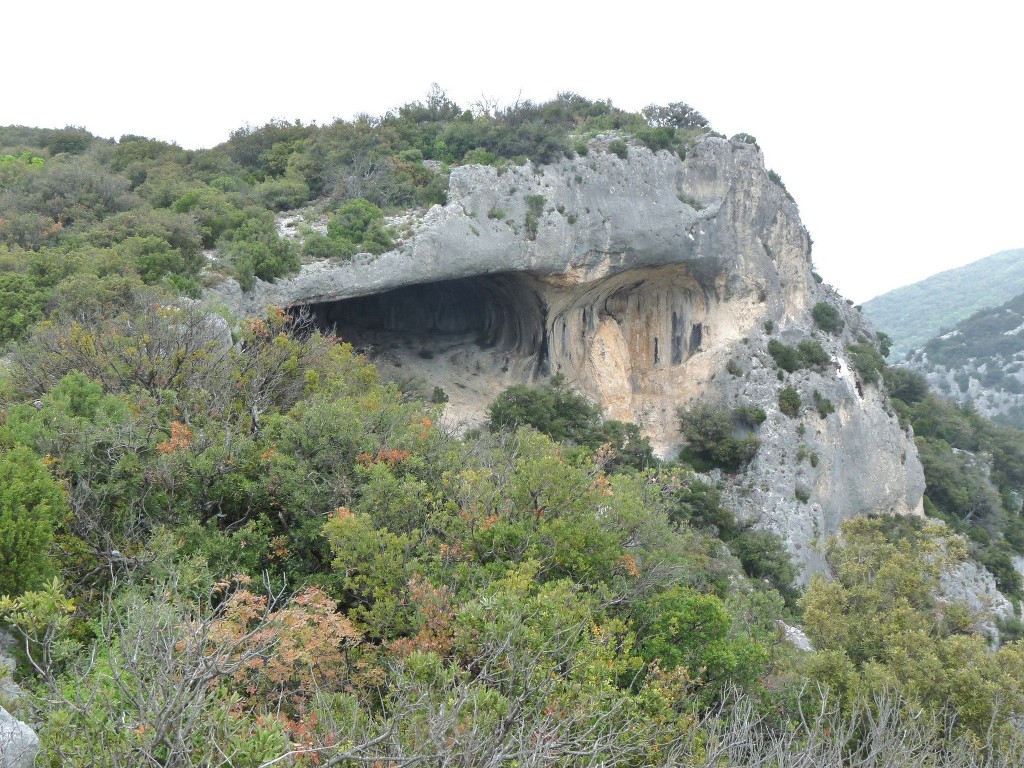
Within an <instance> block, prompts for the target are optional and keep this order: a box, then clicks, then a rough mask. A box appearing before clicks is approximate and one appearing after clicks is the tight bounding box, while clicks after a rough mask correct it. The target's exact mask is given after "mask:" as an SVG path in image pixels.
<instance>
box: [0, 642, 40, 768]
mask: <svg viewBox="0 0 1024 768" xmlns="http://www.w3.org/2000/svg"><path fill="white" fill-rule="evenodd" d="M13 642H14V641H13V640H12V639H11V637H10V636H9V635H7V634H6V633H4V632H2V631H0V701H3V702H4V703H5V704H7V705H8V706H10V705H11V704H13V703H16V702H17V701H18V699H19V698H21V696H22V695H23V692H22V690H21V688H20V687H19V686H18V685H17V684H16V683H15V682H14V680H13V679H12V674H13V672H14V657H13V656H12V655H11V651H12V646H13ZM38 751H39V737H38V736H37V735H36V733H35V731H33V730H32V729H31V728H30V727H29V726H28V725H26V724H25V723H23V722H21V721H20V720H18V718H16V717H14V715H12V714H10V713H9V712H8V711H7V710H6V709H4V708H3V707H2V706H0V768H30V767H31V766H33V765H35V758H36V753H37V752H38Z"/></svg>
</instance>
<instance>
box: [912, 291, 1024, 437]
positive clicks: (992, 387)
mask: <svg viewBox="0 0 1024 768" xmlns="http://www.w3.org/2000/svg"><path fill="white" fill-rule="evenodd" d="M903 365H905V366H906V367H908V368H911V369H912V370H916V371H918V372H919V373H922V374H924V376H925V378H926V379H927V380H928V384H929V386H930V387H931V388H932V389H934V390H935V391H936V392H938V393H939V394H940V395H943V396H945V397H948V398H950V399H952V400H955V401H957V402H960V403H968V402H969V403H972V404H973V405H974V407H975V408H976V409H977V410H978V411H979V413H981V414H983V415H984V416H987V417H988V418H990V419H992V420H993V421H997V422H1001V423H1003V424H1008V425H1010V426H1013V427H1017V428H1018V429H1021V428H1024V293H1022V294H1021V295H1018V296H1015V297H1014V298H1012V299H1011V300H1010V301H1008V302H1006V303H1005V304H1001V305H999V306H998V307H990V308H987V309H982V310H979V311H978V312H975V313H974V314H973V315H971V316H970V317H968V318H967V319H966V320H961V321H960V322H959V323H957V324H956V325H955V326H954V327H953V329H952V330H949V331H947V332H946V333H943V334H942V335H941V336H936V337H934V338H932V339H930V340H929V341H928V342H927V343H925V344H924V345H923V347H921V348H919V349H916V350H914V351H913V352H912V353H911V355H910V357H909V359H907V360H906V361H905V362H904V363H903Z"/></svg>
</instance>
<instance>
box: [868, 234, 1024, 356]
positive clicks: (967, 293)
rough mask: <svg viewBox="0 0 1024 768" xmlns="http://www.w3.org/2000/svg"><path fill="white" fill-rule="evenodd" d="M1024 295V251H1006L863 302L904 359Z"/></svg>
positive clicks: (893, 347) (896, 353)
mask: <svg viewBox="0 0 1024 768" xmlns="http://www.w3.org/2000/svg"><path fill="white" fill-rule="evenodd" d="M1020 293H1024V249H1020V248H1018V249H1015V250H1010V251H1002V252H1000V253H996V254H993V255H992V256H988V257H986V258H984V259H979V260H978V261H975V262H972V263H970V264H967V265H965V266H963V267H957V268H956V269H950V270H947V271H945V272H940V273H938V274H936V275H932V276H931V277H929V278H927V279H925V280H921V281H920V282H917V283H914V284H912V285H907V286H904V287H903V288H897V289H896V290H893V291H889V292H888V293H884V294H882V295H881V296H876V297H875V298H873V299H871V300H869V301H866V302H864V304H863V305H862V308H863V310H864V313H865V314H866V315H867V316H868V317H869V318H870V319H871V321H872V322H873V323H874V324H875V326H876V327H877V328H878V329H879V330H882V331H885V332H886V333H887V334H889V336H890V337H891V338H892V340H893V345H892V354H891V355H890V359H891V360H899V359H902V358H903V357H904V356H905V355H906V353H907V352H909V351H910V350H911V349H916V348H918V347H920V346H921V345H923V344H924V343H925V342H926V341H928V339H930V338H931V337H932V336H935V335H937V334H938V333H939V332H940V331H943V330H948V329H949V328H952V326H953V325H954V324H955V323H957V322H958V321H960V320H963V319H964V318H966V317H968V316H970V315H971V314H972V313H974V312H977V311H978V310H979V309H983V308H986V307H995V306H998V305H999V304H1002V303H1003V302H1004V301H1008V300H1009V299H1011V298H1013V297H1014V296H1016V295H1017V294H1020Z"/></svg>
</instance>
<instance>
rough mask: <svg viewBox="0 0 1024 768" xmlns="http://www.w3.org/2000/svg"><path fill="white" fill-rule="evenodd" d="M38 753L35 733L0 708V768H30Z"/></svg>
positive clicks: (37, 740)
mask: <svg viewBox="0 0 1024 768" xmlns="http://www.w3.org/2000/svg"><path fill="white" fill-rule="evenodd" d="M38 751H39V737H38V736H36V734H35V731H33V730H32V729H31V728H29V727H28V726H27V725H25V724H24V723H23V722H21V721H20V720H18V719H17V718H16V717H14V716H13V715H11V714H9V713H8V712H7V710H6V709H4V708H3V707H0V768H31V766H33V765H35V760H36V753H37V752H38Z"/></svg>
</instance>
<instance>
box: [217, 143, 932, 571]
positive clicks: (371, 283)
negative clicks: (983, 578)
mask: <svg viewBox="0 0 1024 768" xmlns="http://www.w3.org/2000/svg"><path fill="white" fill-rule="evenodd" d="M590 149H591V151H590V152H589V154H588V155H587V156H586V157H578V158H576V159H574V160H564V161H561V162H559V163H556V164H553V165H548V166H543V167H534V166H532V165H530V164H526V165H524V166H521V167H512V168H509V169H508V170H507V171H506V172H504V173H500V172H499V171H497V170H496V169H494V168H490V167H482V166H467V167H461V168H456V169H454V170H453V171H452V173H451V181H450V190H449V197H448V199H449V202H448V204H447V205H445V206H444V207H440V206H435V207H434V208H432V209H430V210H429V211H427V212H426V213H425V214H424V215H423V216H422V218H421V219H418V220H416V221H415V222H414V223H413V224H412V226H411V234H409V235H408V236H407V237H406V239H405V240H404V241H403V242H402V243H401V244H400V246H398V247H397V248H396V250H394V251H392V252H390V253H386V254H383V255H381V256H377V257H373V256H369V255H360V256H356V257H355V258H354V259H352V260H351V261H348V262H342V263H332V262H321V263H316V264H310V265H307V266H306V267H304V268H303V270H302V272H301V274H299V275H298V276H296V277H295V278H293V279H288V280H280V281H278V282H276V283H274V284H266V283H258V284H257V286H256V288H255V289H254V290H253V291H251V292H249V293H242V292H241V290H240V289H239V287H238V285H237V284H236V283H235V282H234V281H231V280H228V281H226V282H224V283H223V284H222V285H220V286H219V287H217V288H216V289H214V290H213V291H212V293H213V295H214V297H215V299H216V300H218V301H220V302H222V303H224V304H226V305H228V306H229V307H230V308H232V309H233V310H234V311H235V312H236V313H238V314H241V315H258V314H263V313H264V312H265V310H266V307H267V306H268V305H271V304H275V305H279V306H285V307H292V308H295V307H307V308H308V309H309V310H310V311H311V312H312V314H313V315H314V317H315V318H316V319H317V321H318V322H319V323H320V324H322V325H323V326H324V327H330V328H334V329H336V330H337V332H338V333H339V335H341V336H342V337H343V338H346V339H348V340H351V341H352V342H353V343H354V344H356V346H357V347H360V348H363V349H366V350H367V351H370V352H371V353H372V356H373V358H374V359H375V361H377V362H378V363H379V364H380V365H381V366H382V367H383V368H384V369H385V370H387V368H388V366H389V365H391V366H392V371H393V372H397V369H398V368H399V367H401V371H400V375H403V376H408V375H410V374H412V375H415V376H419V377H422V379H423V380H424V381H425V383H426V384H427V391H429V387H430V386H440V387H442V388H443V389H444V390H445V392H446V393H447V395H448V396H449V398H450V402H449V407H448V413H449V414H450V415H451V418H452V419H453V420H458V421H459V422H461V423H462V424H464V425H468V424H473V423H474V422H476V423H480V422H481V421H482V420H483V419H484V417H485V412H484V411H485V408H486V406H487V404H488V403H489V402H490V401H491V400H492V399H493V397H494V396H495V395H497V394H498V393H499V392H500V391H501V389H503V388H504V387H506V386H508V385H509V384H512V383H520V382H528V381H531V380H533V379H535V378H537V377H541V376H545V375H548V374H552V373H556V372H561V373H564V374H565V375H566V376H567V377H568V378H569V379H570V380H571V381H574V382H575V383H576V385H577V386H579V387H580V388H581V389H582V390H583V391H585V392H586V393H587V394H588V395H589V396H591V397H592V398H593V399H594V400H595V401H597V402H599V403H600V404H601V405H602V407H603V408H604V410H605V413H606V415H608V416H610V417H613V418H618V419H623V420H629V421H634V422H636V423H638V424H639V425H640V426H641V428H642V429H643V430H644V432H645V433H646V434H647V435H649V436H650V437H651V439H652V443H653V444H654V445H655V447H656V449H657V450H658V451H659V453H661V454H662V455H671V454H674V453H675V452H676V451H677V450H678V448H679V447H680V445H681V437H680V434H679V428H678V420H677V416H676V412H677V409H678V408H679V407H680V406H682V407H689V406H690V405H692V404H694V403H697V402H699V401H711V402H717V403H719V404H721V405H723V406H732V405H736V404H740V403H746V404H751V405H755V406H759V407H761V408H763V409H764V410H765V411H766V412H767V413H768V420H767V421H766V422H765V424H764V425H763V426H762V427H761V429H760V430H759V434H758V436H759V438H760V439H761V449H760V451H759V452H758V454H757V457H756V458H755V459H754V461H753V463H752V464H751V466H750V467H749V469H748V470H747V471H746V472H745V473H743V474H741V475H739V476H738V477H728V478H723V482H724V484H725V485H726V487H727V493H728V494H729V497H730V499H731V501H732V503H733V505H734V506H735V507H736V508H737V510H738V511H739V513H740V514H741V515H742V516H744V517H747V518H750V519H756V520H759V521H761V525H763V526H765V527H768V528H771V529H773V530H776V531H777V532H779V533H781V534H782V535H783V537H784V539H785V540H786V541H787V544H788V546H789V548H790V550H791V552H793V553H794V555H796V557H797V559H798V560H799V561H800V562H802V563H803V564H804V565H806V566H808V568H807V569H806V571H805V576H806V575H807V574H808V573H809V572H810V571H812V570H815V569H817V568H818V567H820V565H821V560H820V555H818V554H817V553H816V551H815V549H814V547H813V544H814V542H815V541H816V540H818V539H819V538H821V537H823V536H827V535H829V534H831V533H835V532H836V531H837V530H838V526H839V523H840V522H841V521H842V520H844V519H846V518H849V517H852V516H855V515H860V514H865V513H870V512H892V513H897V514H907V513H919V512H920V509H921V495H922V492H923V487H924V481H923V473H922V470H921V466H920V463H919V461H918V460H917V455H916V452H915V450H914V446H913V442H912V441H910V440H909V439H908V436H907V435H906V433H904V432H903V430H902V429H901V428H900V426H899V424H898V422H897V420H896V418H895V416H894V415H892V414H891V413H890V412H889V410H888V408H887V403H886V397H885V395H884V393H882V392H880V391H879V390H877V389H876V388H875V387H873V386H871V385H867V384H861V383H859V382H858V381H857V380H856V376H855V375H854V373H853V372H852V370H851V367H850V365H849V362H848V361H847V359H846V358H845V344H846V343H847V342H849V341H851V340H853V339H854V338H857V337H858V336H857V335H859V337H860V338H864V337H870V336H871V335H872V331H871V329H870V328H869V327H868V326H867V325H866V324H865V323H864V321H863V320H862V318H860V317H859V315H857V313H855V312H854V311H853V310H852V309H849V308H848V307H847V306H846V305H845V304H844V303H843V302H842V301H841V300H840V299H839V297H837V296H835V294H833V293H831V292H830V291H828V290H827V289H825V288H823V287H821V286H819V285H817V284H816V282H815V280H814V279H813V276H812V274H811V263H810V246H811V244H810V238H809V237H808V234H807V231H806V230H805V229H804V227H803V225H802V223H801V222H800V218H799V213H798V211H797V207H796V205H795V203H793V201H792V200H791V199H790V198H789V196H788V195H787V193H786V192H785V190H784V189H782V188H781V187H780V186H779V185H777V184H775V183H774V182H772V181H771V179H770V178H769V176H768V173H767V171H766V169H765V166H764V161H763V157H762V155H761V152H760V150H759V149H758V148H757V147H756V146H755V145H750V144H745V143H742V142H739V141H735V142H733V141H727V140H724V139H717V138H709V139H705V140H704V141H702V142H701V143H700V144H699V145H697V146H696V147H695V148H694V149H692V150H691V151H690V152H689V154H688V156H687V158H686V160H685V161H683V160H680V159H679V158H678V157H676V156H675V155H671V154H669V153H667V152H660V153H657V154H654V153H651V152H649V151H648V150H646V149H645V148H643V147H638V146H631V147H630V150H629V157H628V159H621V158H619V157H617V156H616V155H614V154H611V153H608V152H606V151H603V148H602V143H601V141H599V140H595V141H592V142H591V147H590ZM819 301H827V302H829V303H832V304H833V305H835V306H837V307H838V308H839V309H840V310H841V311H842V313H843V315H844V318H845V319H846V330H845V331H844V334H843V336H842V337H832V336H826V335H824V334H820V333H819V334H818V335H819V336H820V341H821V343H822V344H823V345H824V346H825V348H826V349H827V350H828V352H829V353H830V354H831V355H832V364H831V366H830V367H827V370H824V371H823V372H820V373H819V372H813V371H798V372H796V373H794V374H791V375H789V376H788V378H787V381H786V382H785V383H783V382H782V381H780V380H779V378H778V377H777V369H776V367H775V366H774V364H773V362H772V360H771V358H770V357H769V356H768V354H767V351H766V347H767V343H768V335H767V333H766V331H765V324H766V323H768V322H769V321H770V324H771V325H772V327H773V329H774V335H775V336H776V337H777V338H781V339H782V340H783V341H786V342H787V343H791V344H795V343H796V342H797V341H799V340H801V339H804V338H807V337H809V336H810V335H811V334H812V333H814V330H813V322H812V320H811V317H810V308H811V307H813V306H814V304H815V303H816V302H819ZM730 360H732V361H734V363H733V366H731V367H733V368H735V366H736V364H738V365H739V367H740V368H741V369H742V374H741V375H738V376H733V375H731V374H729V373H727V372H726V367H727V365H729V362H730ZM786 384H790V385H792V386H794V387H795V388H796V389H798V391H799V392H800V394H801V397H802V399H803V403H804V407H803V409H802V410H801V412H800V414H798V416H797V418H790V417H787V416H785V415H783V414H782V413H781V412H780V411H779V409H778V405H777V398H778V393H779V391H780V390H781V389H782V387H784V386H786ZM814 390H818V391H819V393H820V394H821V395H822V396H825V397H827V398H829V399H830V400H831V401H832V402H833V403H834V405H835V409H836V412H835V413H833V414H831V415H829V416H827V417H825V418H821V417H819V416H818V415H817V412H816V411H814V409H813V408H812V407H811V406H810V402H811V399H812V394H813V391H814ZM812 454H813V455H815V460H814V462H813V464H812V462H811V461H810V456H811V455H812ZM802 499H805V500H802Z"/></svg>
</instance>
